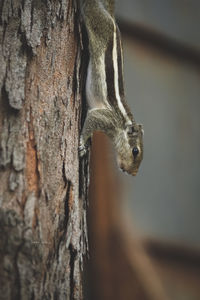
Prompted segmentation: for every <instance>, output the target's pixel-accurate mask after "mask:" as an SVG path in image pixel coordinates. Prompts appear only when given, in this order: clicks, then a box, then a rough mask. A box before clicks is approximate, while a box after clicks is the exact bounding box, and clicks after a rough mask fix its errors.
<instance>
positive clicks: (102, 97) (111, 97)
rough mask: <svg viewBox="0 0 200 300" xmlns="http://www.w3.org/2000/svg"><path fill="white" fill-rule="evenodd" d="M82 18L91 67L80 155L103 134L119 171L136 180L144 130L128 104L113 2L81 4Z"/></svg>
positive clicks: (91, 0) (88, 0)
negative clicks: (90, 141)
mask: <svg viewBox="0 0 200 300" xmlns="http://www.w3.org/2000/svg"><path fill="white" fill-rule="evenodd" d="M81 15H82V18H83V22H84V24H85V27H86V31H87V35H88V40H89V63H88V69H87V78H86V87H85V89H86V99H87V104H88V112H87V116H86V119H85V123H84V126H83V129H82V132H81V137H80V145H79V154H80V156H81V157H82V156H84V155H85V154H86V152H87V142H88V139H89V138H90V137H91V136H92V134H93V132H94V131H102V132H104V133H105V134H106V135H107V136H108V137H109V138H110V139H111V140H112V142H113V144H114V148H115V151H116V159H117V164H118V166H119V168H120V169H121V170H122V171H124V172H127V173H129V174H131V175H133V176H134V175H136V173H137V171H138V168H139V165H140V163H141V161H142V158H143V129H142V125H140V124H137V123H136V122H135V119H134V117H133V115H132V113H131V111H130V109H129V107H128V104H127V102H126V100H125V94H124V77H123V51H122V45H121V36H120V31H119V28H118V26H117V24H116V22H115V17H114V0H82V1H81Z"/></svg>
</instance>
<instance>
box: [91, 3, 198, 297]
mask: <svg viewBox="0 0 200 300" xmlns="http://www.w3.org/2000/svg"><path fill="white" fill-rule="evenodd" d="M116 16H117V21H118V24H119V27H120V30H121V34H122V40H123V48H124V73H125V74H124V75H125V88H126V96H127V101H128V103H129V106H130V107H131V110H132V112H133V114H134V117H135V119H136V121H137V122H138V123H142V124H143V125H144V133H145V134H144V160H143V162H142V164H141V167H140V170H139V173H138V175H137V176H136V177H134V178H133V177H131V176H126V175H124V173H121V172H120V171H119V170H117V167H116V165H115V162H114V159H113V155H112V154H111V153H112V150H111V145H110V144H109V142H108V141H107V139H106V138H105V137H104V136H103V135H101V134H97V135H96V136H95V137H94V142H93V152H92V176H91V189H90V213H89V235H90V240H91V245H90V252H91V262H90V263H89V266H88V278H90V280H89V282H90V283H91V282H92V283H94V282H96V283H95V284H92V286H93V288H92V289H91V288H90V292H89V294H88V299H99V300H100V299H101V300H107V299H110V300H112V299H115V300H119V299H120V300H121V299H125V300H128V299H175V300H177V299H178V300H179V299H180V300H186V299H187V300H198V299H200V217H199V215H200V199H199V194H200V175H199V169H200V162H199V152H200V135H199V127H200V116H199V111H200V101H199V100H200V97H199V95H200V2H199V1H195V0H190V1H189V0H174V1H172V0H162V1H161V0H123V1H122V0H118V1H117V2H116ZM102 148H103V149H104V150H102ZM99 149H101V150H99ZM90 287H91V284H90Z"/></svg>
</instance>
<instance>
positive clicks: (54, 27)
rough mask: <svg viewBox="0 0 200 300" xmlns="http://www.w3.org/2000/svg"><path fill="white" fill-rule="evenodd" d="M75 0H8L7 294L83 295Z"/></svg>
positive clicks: (4, 23)
mask: <svg viewBox="0 0 200 300" xmlns="http://www.w3.org/2000/svg"><path fill="white" fill-rule="evenodd" d="M78 16H79V14H78V7H77V3H76V1H67V0H56V1H55V0H47V1H39V0H37V1H33V0H15V1H14V0H3V1H1V3H0V43H1V48H0V90H1V96H0V105H1V110H0V176H1V178H0V237H1V238H0V281H1V283H0V286H1V292H0V299H6V300H7V299H26V300H27V299H82V267H83V257H84V255H85V254H86V252H87V230H86V221H85V220H86V205H85V203H86V197H87V186H88V168H87V165H88V164H87V161H83V162H81V164H80V163H79V159H78V151H77V150H78V141H79V131H80V118H81V85H80V83H81V80H82V67H81V65H80V62H81V57H82V54H83V52H82V50H81V47H80V41H79V30H78V29H79V23H78V22H79V17H78Z"/></svg>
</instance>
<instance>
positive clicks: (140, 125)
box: [138, 124, 144, 135]
mask: <svg viewBox="0 0 200 300" xmlns="http://www.w3.org/2000/svg"><path fill="white" fill-rule="evenodd" d="M138 126H139V128H140V130H141V132H142V135H144V130H143V125H142V124H138Z"/></svg>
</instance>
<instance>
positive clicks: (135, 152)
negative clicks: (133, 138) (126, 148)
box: [132, 147, 139, 158]
mask: <svg viewBox="0 0 200 300" xmlns="http://www.w3.org/2000/svg"><path fill="white" fill-rule="evenodd" d="M132 153H133V156H134V158H135V157H136V156H137V155H138V153H139V149H138V148H137V147H134V148H133V150H132Z"/></svg>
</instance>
